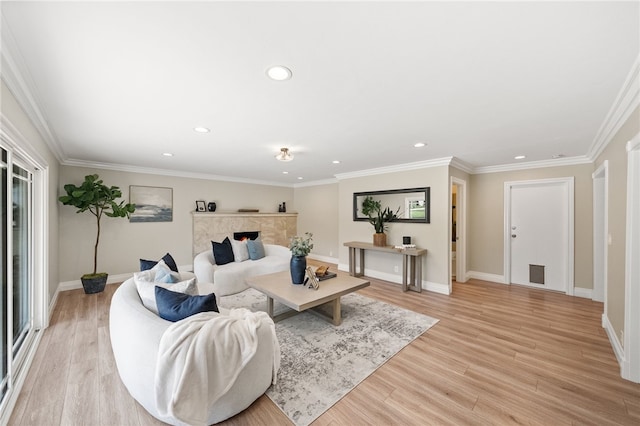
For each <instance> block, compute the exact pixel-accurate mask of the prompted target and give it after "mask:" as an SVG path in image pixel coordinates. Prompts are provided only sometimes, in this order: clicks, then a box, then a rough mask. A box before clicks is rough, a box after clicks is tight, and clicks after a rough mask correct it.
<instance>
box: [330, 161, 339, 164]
mask: <svg viewBox="0 0 640 426" xmlns="http://www.w3.org/2000/svg"><path fill="white" fill-rule="evenodd" d="M332 163H333V164H340V160H333V161H332Z"/></svg>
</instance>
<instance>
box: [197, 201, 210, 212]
mask: <svg viewBox="0 0 640 426" xmlns="http://www.w3.org/2000/svg"><path fill="white" fill-rule="evenodd" d="M196 211H197V212H206V211H207V206H206V203H205V202H204V200H196Z"/></svg>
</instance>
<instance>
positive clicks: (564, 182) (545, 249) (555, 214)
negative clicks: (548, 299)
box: [504, 177, 574, 295]
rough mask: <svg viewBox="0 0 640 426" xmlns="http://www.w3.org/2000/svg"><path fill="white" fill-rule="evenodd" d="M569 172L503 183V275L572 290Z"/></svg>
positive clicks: (510, 279)
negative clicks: (564, 175)
mask: <svg viewBox="0 0 640 426" xmlns="http://www.w3.org/2000/svg"><path fill="white" fill-rule="evenodd" d="M573 199H574V197H573V177H570V178H559V179H542V180H535V181H520V182H505V203H504V205H505V209H506V211H505V245H504V246H505V263H504V264H505V278H506V279H507V282H509V283H512V284H519V285H525V286H529V287H535V288H541V289H546V290H554V291H561V292H564V293H566V294H569V295H573Z"/></svg>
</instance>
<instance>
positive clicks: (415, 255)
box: [344, 241, 427, 293]
mask: <svg viewBox="0 0 640 426" xmlns="http://www.w3.org/2000/svg"><path fill="white" fill-rule="evenodd" d="M344 246H346V247H349V274H350V275H352V276H354V277H361V276H363V275H364V251H365V250H374V251H382V252H387V253H396V254H401V255H402V291H407V290H413V291H417V292H418V293H420V292H422V256H423V255H425V254H427V250H426V249H418V248H411V249H397V248H395V247H394V246H382V247H381V246H374V245H373V244H371V243H363V242H360V241H350V242H348V243H344ZM356 251H359V252H360V271H356Z"/></svg>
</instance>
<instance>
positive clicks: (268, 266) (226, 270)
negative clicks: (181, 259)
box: [193, 244, 291, 296]
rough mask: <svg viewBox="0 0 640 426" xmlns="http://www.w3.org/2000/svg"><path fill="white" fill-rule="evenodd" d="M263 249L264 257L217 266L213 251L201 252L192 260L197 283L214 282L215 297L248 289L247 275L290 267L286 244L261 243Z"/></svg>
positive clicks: (289, 255) (278, 270)
mask: <svg viewBox="0 0 640 426" xmlns="http://www.w3.org/2000/svg"><path fill="white" fill-rule="evenodd" d="M264 251H265V257H263V258H262V259H258V260H245V261H242V262H231V263H227V264H225V265H216V263H215V260H214V257H213V251H212V250H207V251H203V252H202V253H199V254H198V255H196V257H195V258H194V259H193V272H194V273H195V274H196V277H197V279H198V283H199V284H204V285H206V284H205V283H211V284H213V292H214V293H215V294H216V296H226V295H229V294H235V293H239V292H241V291H243V290H246V289H247V288H248V286H247V284H246V282H245V280H246V279H247V278H248V277H252V276H255V275H263V274H270V273H273V272H280V271H286V270H288V269H289V262H290V261H291V251H289V249H288V248H287V247H284V246H279V245H274V244H264Z"/></svg>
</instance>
